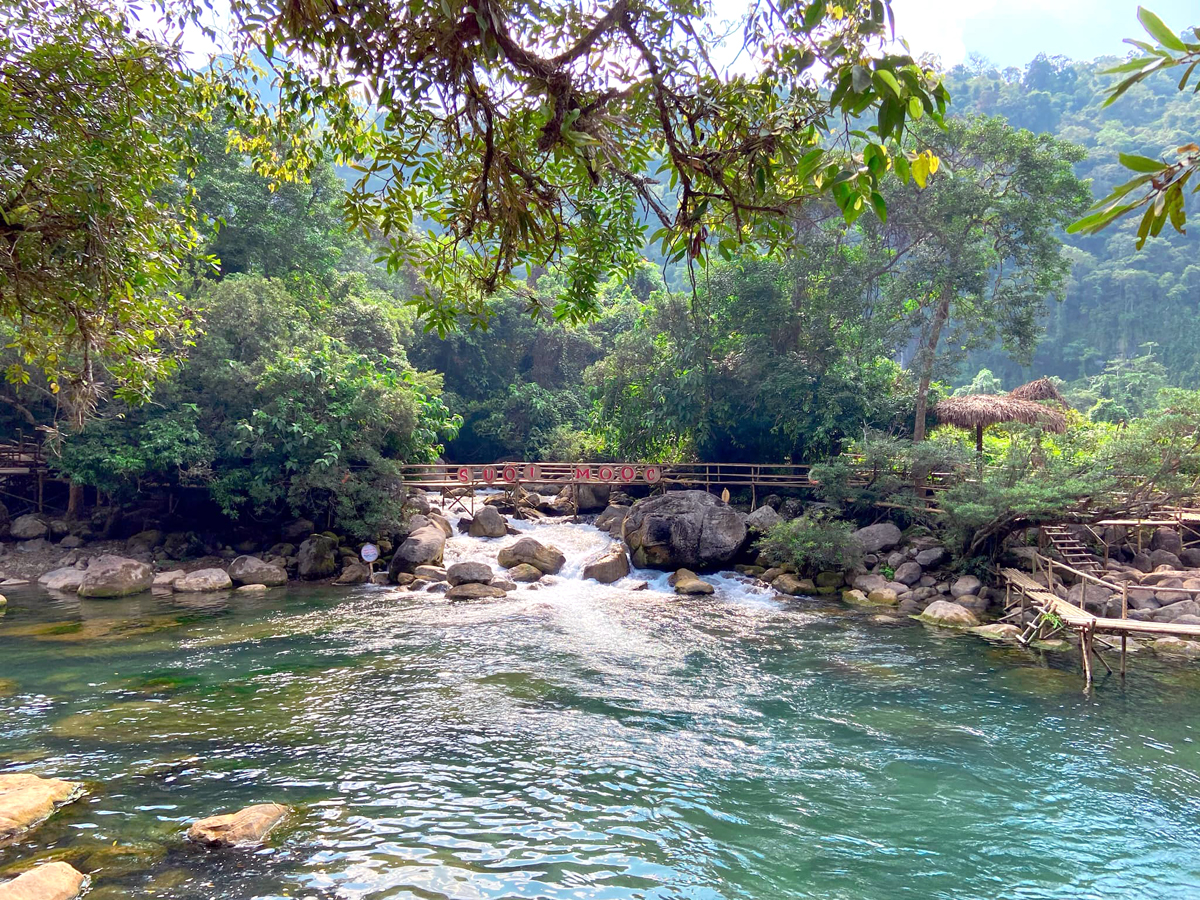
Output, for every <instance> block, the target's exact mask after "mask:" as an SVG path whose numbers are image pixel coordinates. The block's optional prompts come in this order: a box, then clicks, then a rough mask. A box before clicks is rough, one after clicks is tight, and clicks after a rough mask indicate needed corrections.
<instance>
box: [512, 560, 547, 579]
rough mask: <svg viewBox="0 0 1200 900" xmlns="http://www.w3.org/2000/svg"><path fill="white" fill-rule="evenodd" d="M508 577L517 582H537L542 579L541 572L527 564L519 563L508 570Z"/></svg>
mask: <svg viewBox="0 0 1200 900" xmlns="http://www.w3.org/2000/svg"><path fill="white" fill-rule="evenodd" d="M508 577H509V578H511V579H512V580H513V581H518V582H532V581H537V580H538V579H539V578H541V577H542V570H541V569H539V568H538V567H537V566H531V565H529V563H519V564H518V565H515V566H513V567H512V568H511V569H509V570H508Z"/></svg>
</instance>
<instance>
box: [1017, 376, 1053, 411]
mask: <svg viewBox="0 0 1200 900" xmlns="http://www.w3.org/2000/svg"><path fill="white" fill-rule="evenodd" d="M1008 396H1010V397H1013V398H1015V399H1017V400H1053V401H1054V402H1055V403H1060V404H1062V405H1063V406H1066V405H1067V400H1066V398H1065V397H1063V395H1062V394H1061V393H1060V392H1059V390H1058V388H1057V387H1056V386H1055V384H1054V382H1053V381H1051V380H1050V379H1049V378H1039V379H1037V380H1036V381H1031V382H1029V383H1028V384H1023V385H1021V386H1020V387H1019V388H1013V389H1012V390H1011V391H1009V394H1008Z"/></svg>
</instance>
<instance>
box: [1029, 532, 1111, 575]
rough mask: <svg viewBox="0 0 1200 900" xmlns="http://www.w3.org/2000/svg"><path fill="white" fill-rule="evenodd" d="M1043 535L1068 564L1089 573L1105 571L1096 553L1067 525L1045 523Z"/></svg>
mask: <svg viewBox="0 0 1200 900" xmlns="http://www.w3.org/2000/svg"><path fill="white" fill-rule="evenodd" d="M1042 535H1043V537H1045V538H1046V541H1047V542H1048V543H1049V544H1050V546H1051V547H1053V548H1054V549H1055V550H1057V551H1058V555H1059V556H1061V557H1062V561H1063V562H1065V563H1066V564H1067V565H1068V566H1072V567H1073V568H1076V569H1079V570H1080V571H1083V572H1087V573H1088V574H1089V575H1094V574H1099V573H1101V572H1103V571H1104V568H1103V567H1102V566H1101V565H1100V562H1099V561H1098V560H1097V559H1096V557H1095V555H1094V554H1093V553H1092V552H1091V551H1090V550H1088V548H1087V547H1086V546H1085V545H1084V544H1082V543H1081V542H1080V541H1079V540H1078V539H1077V538H1076V537H1075V536H1074V535H1072V534H1071V530H1070V528H1068V527H1067V526H1066V525H1043V526H1042Z"/></svg>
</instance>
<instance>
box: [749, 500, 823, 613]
mask: <svg viewBox="0 0 1200 900" xmlns="http://www.w3.org/2000/svg"><path fill="white" fill-rule="evenodd" d="M762 508H763V509H770V508H771V507H769V506H764V507H762ZM771 587H773V588H774V589H775V590H777V591H779V593H781V594H788V595H789V596H792V597H811V596H812V595H813V594H815V593H816V592H817V586H816V585H815V584H813V582H812V579H810V578H801V577H800V576H799V575H793V574H792V573H791V572H784V573H783V574H782V575H777V576H776V577H775V578H774V580H772V582H771Z"/></svg>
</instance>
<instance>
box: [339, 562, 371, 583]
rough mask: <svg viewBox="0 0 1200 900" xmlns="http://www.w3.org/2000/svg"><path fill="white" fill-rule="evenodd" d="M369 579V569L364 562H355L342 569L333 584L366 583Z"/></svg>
mask: <svg viewBox="0 0 1200 900" xmlns="http://www.w3.org/2000/svg"><path fill="white" fill-rule="evenodd" d="M370 580H371V570H370V569H368V568H367V565H366V563H360V562H355V563H351V564H350V565H348V566H346V567H345V568H344V569H342V574H341V575H339V576H338V577H337V580H336V581H334V584H366V583H367V582H368V581H370Z"/></svg>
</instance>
